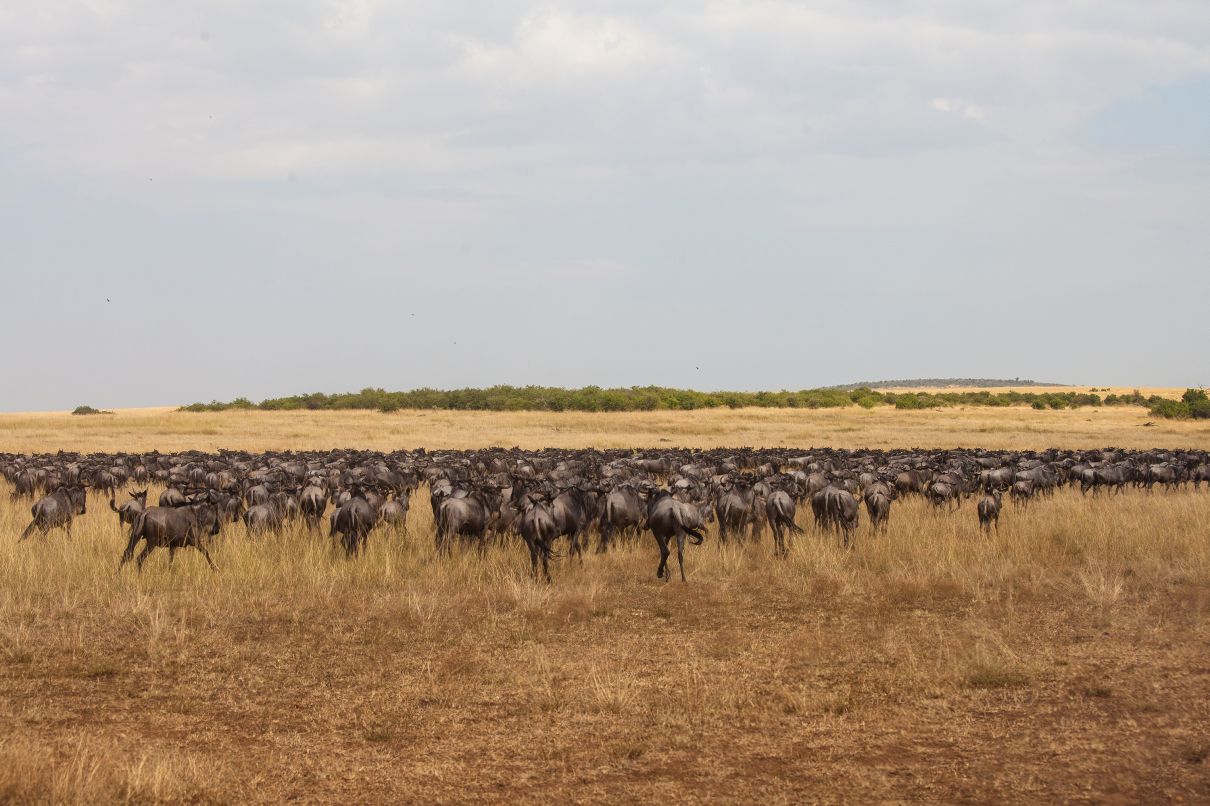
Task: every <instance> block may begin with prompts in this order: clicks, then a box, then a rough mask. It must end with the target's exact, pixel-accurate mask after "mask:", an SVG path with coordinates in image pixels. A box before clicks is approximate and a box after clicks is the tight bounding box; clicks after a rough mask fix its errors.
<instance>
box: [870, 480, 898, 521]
mask: <svg viewBox="0 0 1210 806" xmlns="http://www.w3.org/2000/svg"><path fill="white" fill-rule="evenodd" d="M895 495H896V493H895V490H894V489H893V488H892V487H891V486H890V485H887V484H884V483H882V482H877V483H875V484H873V485H871V486H870V487H869V488H868V489H867V490H866V493H865V509H866V512H867V513H868V514H869V516H870V527H871V528H872V529H873V530H874V531H878V530H879V529H882V530H883V531H886V528H887V524H889V523H890V521H891V501H892V500H894V498H895Z"/></svg>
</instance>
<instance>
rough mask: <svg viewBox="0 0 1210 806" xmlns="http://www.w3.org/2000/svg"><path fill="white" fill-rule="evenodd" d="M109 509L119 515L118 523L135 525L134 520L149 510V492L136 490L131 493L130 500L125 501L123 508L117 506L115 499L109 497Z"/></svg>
mask: <svg viewBox="0 0 1210 806" xmlns="http://www.w3.org/2000/svg"><path fill="white" fill-rule="evenodd" d="M109 508H110V509H112V510H113V511H114V512H116V513H118V523H119V524H127V523H134V519H135V518H137V517H138V515H139V513H140V512H142V511H143V510H145V509H147V491H146V490H135V491H134V492H132V493H130V500H129V501H123V502H122V506H118V505H117V501H115V500H114V497H113V496H112V495H111V496H109Z"/></svg>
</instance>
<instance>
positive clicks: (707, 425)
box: [0, 406, 1210, 453]
mask: <svg viewBox="0 0 1210 806" xmlns="http://www.w3.org/2000/svg"><path fill="white" fill-rule="evenodd" d="M1147 423H1153V424H1152V425H1146V424H1147ZM494 445H499V446H505V447H511V446H513V445H516V446H519V447H522V448H529V449H534V448H544V447H552V448H579V447H585V446H593V447H598V448H630V447H635V448H659V447H669V446H674V445H675V446H685V447H701V448H713V447H728V446H737V445H749V446H762V447H776V446H794V447H804V448H805V447H809V446H812V445H827V446H831V447H837V448H892V447H895V448H897V447H903V446H918V447H934V448H952V447H959V446H968V447H969V446H979V447H983V448H1013V449H1031V448H1032V449H1045V448H1053V447H1059V448H1103V447H1106V446H1109V445H1113V446H1117V447H1123V448H1153V447H1173V448H1176V447H1181V448H1210V424H1208V423H1207V422H1206V421H1187V422H1182V421H1173V420H1163V419H1154V421H1153V418H1151V417H1149V416H1148V414H1147V411H1146V410H1145V409H1141V408H1136V407H1107V408H1100V409H1092V408H1089V409H1075V410H1071V411H1034V410H1033V409H1030V408H1024V407H1021V408H1011V409H994V408H986V407H966V408H947V409H938V410H935V411H897V410H895V409H893V408H890V407H879V408H875V409H871V410H868V411H867V410H865V409H862V408H859V407H856V406H854V407H851V408H847V409H818V410H806V409H741V410H738V411H730V410H725V409H714V410H706V411H693V412H625V413H616V414H587V413H578V412H565V413H560V414H553V413H549V412H510V413H497V412H452V411H401V412H395V413H392V414H380V413H378V412H374V411H339V412H259V411H254V412H238V411H228V412H212V413H199V414H190V413H182V412H175V411H173V410H171V409H121V410H119V411H118V412H117V413H116V414H114V415H112V416H109V415H97V416H92V417H73V416H71V415H69V414H67V413H64V412H56V413H41V414H0V451H11V452H18V453H21V452H35V451H50V452H53V451H57V450H60V449H62V450H73V451H85V452H87V451H145V450H153V449H155V450H161V451H180V450H187V449H201V450H216V449H218V448H228V449H246V450H289V449H293V450H322V449H328V448H334V447H345V448H374V449H379V450H394V449H397V448H413V447H419V446H424V447H427V448H451V449H459V448H482V447H485V446H494Z"/></svg>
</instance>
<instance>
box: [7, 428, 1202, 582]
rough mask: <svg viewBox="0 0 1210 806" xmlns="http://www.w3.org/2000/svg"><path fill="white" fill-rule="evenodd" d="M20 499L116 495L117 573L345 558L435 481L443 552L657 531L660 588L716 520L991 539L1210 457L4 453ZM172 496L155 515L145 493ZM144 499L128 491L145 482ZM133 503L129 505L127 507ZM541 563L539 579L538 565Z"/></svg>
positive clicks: (56, 510)
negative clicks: (273, 542) (294, 539)
mask: <svg viewBox="0 0 1210 806" xmlns="http://www.w3.org/2000/svg"><path fill="white" fill-rule="evenodd" d="M0 472H2V473H3V475H4V477H5V479H7V480H8V482H9V484H10V485H11V486H12V491H11V496H12V498H13V499H14V500H20V499H26V500H32V501H33V502H34V503H33V507H32V513H33V521H32V522H31V523H30V524H29V526H28V527H27V528H26V529H25V531H24V532H23V533H22V534H21V537H20V539H21V540H24V539H25V538H27V537H29V536H30V535H31V534H33V533H34V532H41V533H42V534H43V535H46V534H47V533H49V532H50V531H51V530H53V529H57V528H63V529H65V530H66V532H67V535H68V536H69V537H70V535H71V525H72V521H73V520H74V519H75V518H76V517H78V516H81V515H84V514H86V511H87V503H88V491H89V490H90V489H91V490H93V491H94V493H95V494H99V495H102V496H104V497H106V498H107V499H108V503H109V508H110V509H112V510H113V511H114V512H115V513H116V516H117V518H118V520H119V522H120V524H122V525H123V527H126V526H128V527H129V530H130V532H129V540H128V542H127V545H126V548H125V550H124V551H123V552H122V555H121V559H120V561H119V568H121V566H122V565H124V564H125V563H127V562H128V561H129V560H131V559H132V558H133V557H134V552H135V549H136V548H137V547H138V544H139V543H140V542H142V543H143V548H142V551H141V552H140V553H139V555H138V559H137V564H138V567H139V568H142V565H143V561H144V560H146V558H147V556H148V554H150V553H151V552H152V550H154V549H156V548H161V547H162V548H167V549H168V552H169V554H168V560H169V562H170V563H171V562H172V559H173V557H174V555H175V552H176V550H177V549H178V548H185V547H192V548H194V549H197V550H198V551H199V552H201V554H202V555H203V556H204V557H205V558H206V561H207V562H208V563H209V564H210V566H211V567H212V568H213V567H214V562H213V560H212V559H211V557H210V552H209V550H208V543H209V542H210V540H211V539H212V538H213V537H214V536H215V535H218V534H219V533H220V532H221V530H222V529H223V527H224V524H228V523H240V522H243V524H244V525H245V527H246V531H247V534H248V535H249V536H252V537H255V536H257V535H264V534H267V533H272V532H277V531H280V530H282V529H283V528H285V526H286V525H287V524H289V523H291V522H294V521H302V522H303V523H305V524H306V526H307V528H308V529H309V530H310V531H312V532H314V531H317V530H320V527H321V525H322V524H323V522H324V520H325V518H326V521H327V526H328V530H329V535H330V537H331V538H333V539H334V540H335V541H337V542H338V543H339V545H340V546H341V547H343V549H344V551H345V552H346V553H347V554H348V555H349V556H355V555H357V554H358V553H359V552H361V551H363V550H364V547H365V545H366V541H367V539H368V537H369V535H370V534H371V532H373V531H374V530H375V529H376V528H379V527H383V528H384V530H389V531H391V532H393V533H397V534H402V533H404V532H406V527H407V517H408V511H409V509H410V507H411V499H412V496H413V494H414V493H415V492H416V491H417V490H418V489H419V488H420V487H421V485H427V488H428V497H429V504H430V505H431V506H432V510H433V520H434V523H435V530H436V536H435V539H436V547H437V551H438V553H444V552H449V551H450V550H451V548H452V545H453V543H454V542H455V540H457V541H459V542H462V543H465V544H470V545H475V546H480V547H482V546H485V545H487V543H488V542H491V541H508V540H510V539H513V538H519V540H520V541H521V542H522V543H523V544H524V545H525V546H526V547H527V548H528V550H529V556H530V561H531V565H532V569H533V573H534V574H535V575H538V574H539V573H541V574H542V575H543V576H544V577H545V578H546V579H547V580H549V579H550V560H551V558H552V556H554V554H555V548H556V543H557V541H559V540H560V539H561V538H564V537H566V538H567V546H568V548H567V551H568V553H569V555H571V556H573V557H575V556H580V555H582V553H583V552H584V551H585V550H586V548H587V547H588V546H589V545H590V543H591V541H592V538H593V536H594V535H595V537H596V550H597V551H599V552H605V551H608V550H609V548H610V546H611V545H613V544H614V543H615V541H617V540H619V539H634V538H635V537H637V536H638V535H639V534H640V533H642V532H644V531H650V532H651V533H652V535H653V536H654V537H655V540H656V543H657V544H658V546H659V551H660V562H659V567H658V570H657V572H656V573H657V576H659V577H661V578H663V579H668V578H669V576H670V571H669V569H668V558H669V555H670V546H671V545H675V546H676V550H677V562H678V563H679V565H680V572H681V579H682V580H684V578H685V562H684V548H685V543H686V541H688V542H691V543H694V544H700V543H701V542H702V540H703V539H704V530H705V525H706V524H707V523H712V522H717V524H718V535H719V538H720V540H722V541H724V542H725V541H731V540H736V541H743V540H759V538H760V535H761V533H762V532H763V530H764V529H765V527H766V526H768V527H769V528H770V530H771V531H772V533H773V542H774V552H775V554H776V555H777V556H779V557H784V556H785V555H786V551H787V544H786V536H787V534H802V533H803V529H802V528H801V527H800V526H799V525H798V524H797V523H796V521H795V518H796V513H797V511H798V508H799V505H800V504H807V505H809V506H810V509H811V513H812V514H813V515H814V524H815V528H816V529H818V530H820V531H824V532H826V531H831V532H834V533H836V534H837V535H839V539H840V540H842V541H843V543H844V545H845V546H849V545H851V543H852V541H853V539H854V535H855V533H856V531H857V529H858V521H859V510H860V504H861V503H864V505H865V509H866V512H867V513H868V518H869V522H870V525H871V531H872V533H874V534H876V533H877V532H878V531H879V530H882V529H885V528H886V526H887V524H888V522H889V520H890V517H891V508H892V504H893V502H894V501H895V500H896V499H898V498H902V497H903V496H908V495H913V496H920V497H921V498H923V499H925V500H927V501H928V502H930V503H931V504H932V505H933V506H935V507H936V508H937V509H938V510H946V511H949V510H957V509H959V508H960V507H961V505H962V503H963V501H964V500H966V499H969V498H976V499H977V501H976V504H975V507H974V509H975V513H976V514H977V516H978V519H979V524H980V525H981V526H982V527H983V528H984V529H985V530H990V529H991V528H993V527H995V528H997V529H998V528H999V517H1000V511H1001V506H1002V501H1003V497H1002V496H1003V495H1004V494H1006V493H1007V494H1008V495H1009V497H1010V499H1011V500H1013V501H1015V502H1016V503H1017V504H1019V505H1021V506H1027V505H1028V503H1029V502H1030V501H1031V500H1032V499H1034V498H1035V497H1036V496H1040V495H1051V494H1053V493H1054V491H1055V490H1056V489H1057V488H1059V487H1062V486H1064V485H1072V486H1077V487H1078V488H1079V490H1080V491H1081V492H1083V493H1085V494H1092V495H1096V494H1100V493H1107V494H1114V493H1120V492H1121V491H1122V490H1123V489H1124V488H1125V487H1127V486H1135V487H1140V488H1144V489H1146V490H1148V491H1152V490H1153V489H1154V488H1156V487H1157V485H1158V486H1160V487H1163V488H1166V489H1175V488H1177V487H1180V486H1184V485H1193V486H1194V488H1195V489H1200V487H1201V483H1202V482H1203V481H1205V482H1208V483H1210V454H1208V453H1207V452H1206V451H1177V450H1151V451H1128V450H1119V449H1106V450H1082V451H1077V450H1057V449H1056V450H1047V451H990V450H967V449H957V450H895V451H881V450H839V449H812V450H809V451H802V450H791V449H759V450H757V449H716V450H647V451H631V450H609V451H600V450H592V449H583V450H554V449H549V450H543V451H524V450H520V449H516V448H514V449H511V450H510V449H483V450H475V451H443V452H439V453H437V452H434V453H429V452H426V451H424V450H423V449H421V450H415V451H397V452H393V453H382V452H376V451H358V450H334V451H326V452H293V451H290V452H267V453H249V452H238V451H220V452H218V453H205V452H199V451H191V452H185V453H178V454H161V453H158V452H152V453H142V454H138V453H129V454H128V453H119V454H88V455H81V454H73V453H64V452H60V453H58V454H53V455H52V454H44V455H36V456H23V455H13V454H0ZM152 483H155V484H157V485H159V486H162V487H163V488H164V491H163V492H162V493H161V494H160V496H159V499H158V502H157V504H156V505H155V506H149V505H148V501H147V494H148V488H149V485H151V484H152ZM132 486H133V487H136V488H137V487H142V489H133V490H132V489H131V487H132ZM119 494H122V495H123V498H124V500H123V501H121V502H120V503H119V502H118V501H117V496H118V495H119ZM539 567H540V571H539Z"/></svg>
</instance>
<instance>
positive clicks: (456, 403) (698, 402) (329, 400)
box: [180, 386, 1210, 417]
mask: <svg viewBox="0 0 1210 806" xmlns="http://www.w3.org/2000/svg"><path fill="white" fill-rule="evenodd" d="M845 406H862V407H864V408H874V407H875V406H894V407H895V408H897V409H931V408H942V407H946V406H1032V407H1033V408H1035V409H1072V408H1078V407H1081V406H1145V407H1147V408H1148V409H1149V410H1150V411H1151V412H1152V414H1155V415H1157V416H1160V417H1210V402H1208V401H1207V399H1206V393H1205V392H1204V391H1202V390H1200V389H1190V390H1189V391H1187V392H1186V393H1185V396H1184V397H1183V398H1182V399H1181V400H1171V399H1168V398H1161V397H1159V396H1158V395H1152V396H1151V397H1143V396H1142V395H1141V394H1139V393H1138V392H1137V391H1136V392H1134V393H1133V394H1127V395H1107V396H1105V397H1103V398H1102V397H1101V396H1100V395H1097V394H1094V393H1091V392H991V391H978V392H900V393H894V392H880V391H877V390H874V389H870V388H868V387H861V388H858V389H852V390H841V389H804V390H801V391H797V392H791V391H786V390H782V391H780V392H699V391H695V390H692V389H669V388H666V387H662V386H631V387H627V388H615V389H603V388H601V387H599V386H585V387H583V388H582V389H563V388H561V387H554V386H492V387H489V388H486V389H414V390H412V391H409V392H388V391H386V390H384V389H362V390H361V391H360V392H350V393H345V394H333V395H329V394H324V393H323V392H314V393H311V394H306V395H292V396H290V397H277V398H269V399H267V400H262V401H261V402H260V403H253V402H252V401H250V400H248V399H247V398H243V397H241V398H236V399H235V400H232V401H231V402H229V403H222V402H219V401H212V402H210V403H194V404H192V405H189V406H183V407H182V408H181V409H180V410H181V411H228V410H231V409H257V410H261V411H295V410H304V409H305V410H336V409H372V410H377V411H382V412H391V411H399V410H400V409H449V410H453V411H692V410H694V409H717V408H731V409H739V408H746V407H756V408H786V409H830V408H842V407H845Z"/></svg>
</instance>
